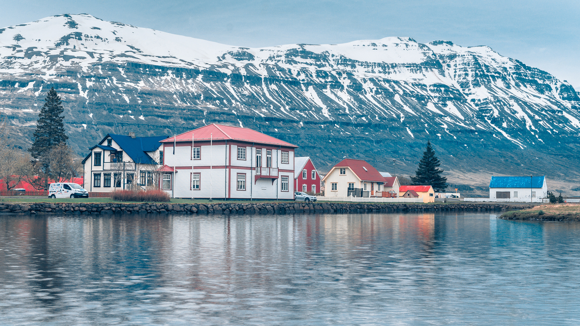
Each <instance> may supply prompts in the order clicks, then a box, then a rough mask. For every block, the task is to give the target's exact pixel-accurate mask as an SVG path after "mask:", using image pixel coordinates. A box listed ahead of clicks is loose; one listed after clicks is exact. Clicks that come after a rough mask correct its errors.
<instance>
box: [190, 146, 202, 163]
mask: <svg viewBox="0 0 580 326" xmlns="http://www.w3.org/2000/svg"><path fill="white" fill-rule="evenodd" d="M194 148H199V158H196V159H195V160H196V161H199V160H201V146H193V145H192V146H191V153H190V160H191V161H193V160H194V158H193V149H194Z"/></svg>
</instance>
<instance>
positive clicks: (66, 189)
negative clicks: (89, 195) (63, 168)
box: [61, 184, 72, 198]
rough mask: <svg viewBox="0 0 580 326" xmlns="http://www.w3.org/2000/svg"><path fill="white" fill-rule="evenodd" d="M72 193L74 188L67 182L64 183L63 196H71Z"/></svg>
mask: <svg viewBox="0 0 580 326" xmlns="http://www.w3.org/2000/svg"><path fill="white" fill-rule="evenodd" d="M70 195H72V188H71V187H70V186H69V185H67V184H63V185H62V197H61V198H69V197H70Z"/></svg>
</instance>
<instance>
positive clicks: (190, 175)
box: [189, 172, 201, 191]
mask: <svg viewBox="0 0 580 326" xmlns="http://www.w3.org/2000/svg"><path fill="white" fill-rule="evenodd" d="M194 174H198V175H199V188H198V189H193V175H194ZM189 190H193V191H199V190H201V173H199V172H190V173H189Z"/></svg>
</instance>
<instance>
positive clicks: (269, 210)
mask: <svg viewBox="0 0 580 326" xmlns="http://www.w3.org/2000/svg"><path fill="white" fill-rule="evenodd" d="M529 207H532V206H530V205H525V204H522V205H502V204H475V203H474V204H465V203H461V204H372V203H371V204H361V203H314V204H312V203H309V204H307V203H215V204H165V203H159V204H145V203H143V204H111V203H102V204H98V203H95V204H93V203H34V204H11V203H0V214H32V215H36V214H59V215H97V214H163V213H169V214H185V215H206V214H213V215H231V214H235V215H246V214H249V215H253V214H275V215H282V214H295V213H300V214H303V213H306V214H309V213H317V214H318V213H330V214H333V213H334V214H343V213H435V212H503V211H506V210H520V209H525V208H529Z"/></svg>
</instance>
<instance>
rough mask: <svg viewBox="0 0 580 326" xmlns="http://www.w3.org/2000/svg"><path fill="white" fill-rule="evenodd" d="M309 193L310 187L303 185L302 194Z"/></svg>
mask: <svg viewBox="0 0 580 326" xmlns="http://www.w3.org/2000/svg"><path fill="white" fill-rule="evenodd" d="M307 191H308V186H307V185H305V184H303V185H302V192H307Z"/></svg>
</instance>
